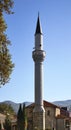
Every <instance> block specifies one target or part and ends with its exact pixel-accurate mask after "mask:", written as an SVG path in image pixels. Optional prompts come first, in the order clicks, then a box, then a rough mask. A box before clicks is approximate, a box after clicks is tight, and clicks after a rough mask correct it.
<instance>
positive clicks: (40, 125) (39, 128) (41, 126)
mask: <svg viewBox="0 0 71 130" xmlns="http://www.w3.org/2000/svg"><path fill="white" fill-rule="evenodd" d="M33 130H45V110H44V108H43V109H42V110H41V111H39V109H38V111H35V109H34V111H33Z"/></svg>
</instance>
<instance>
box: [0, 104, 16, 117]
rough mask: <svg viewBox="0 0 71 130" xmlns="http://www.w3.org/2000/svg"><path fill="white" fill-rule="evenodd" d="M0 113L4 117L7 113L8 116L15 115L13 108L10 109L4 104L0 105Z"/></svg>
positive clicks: (9, 106)
mask: <svg viewBox="0 0 71 130" xmlns="http://www.w3.org/2000/svg"><path fill="white" fill-rule="evenodd" d="M0 113H3V114H5V115H6V114H7V113H9V114H10V115H15V112H14V110H13V108H12V107H11V105H8V104H5V103H1V104H0Z"/></svg>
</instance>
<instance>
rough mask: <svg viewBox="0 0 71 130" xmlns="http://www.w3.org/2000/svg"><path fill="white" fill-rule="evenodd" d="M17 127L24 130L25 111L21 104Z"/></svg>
mask: <svg viewBox="0 0 71 130" xmlns="http://www.w3.org/2000/svg"><path fill="white" fill-rule="evenodd" d="M17 128H18V130H24V120H23V111H22V107H21V104H20V106H19V110H18V113H17Z"/></svg>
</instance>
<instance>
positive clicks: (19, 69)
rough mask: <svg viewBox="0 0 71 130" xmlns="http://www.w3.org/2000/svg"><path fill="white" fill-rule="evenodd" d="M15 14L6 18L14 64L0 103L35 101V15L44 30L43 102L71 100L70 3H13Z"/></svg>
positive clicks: (42, 0) (37, 0) (26, 0)
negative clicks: (33, 54) (33, 57)
mask: <svg viewBox="0 0 71 130" xmlns="http://www.w3.org/2000/svg"><path fill="white" fill-rule="evenodd" d="M13 10H14V12H15V13H14V15H5V20H6V23H7V25H8V29H7V32H6V33H7V35H8V37H9V39H10V40H11V43H12V46H10V53H11V55H12V60H13V62H14V63H15V68H14V70H13V72H12V74H11V76H10V77H11V80H10V81H9V83H8V84H6V85H5V86H3V87H2V88H0V101H4V100H11V101H14V102H24V101H34V62H33V59H32V51H33V47H34V33H35V29H36V22H37V16H38V12H39V13H40V21H41V25H42V30H43V36H44V37H43V38H44V50H45V51H46V58H45V61H44V99H45V100H47V101H50V102H53V101H57V100H67V99H71V0H14V8H13Z"/></svg>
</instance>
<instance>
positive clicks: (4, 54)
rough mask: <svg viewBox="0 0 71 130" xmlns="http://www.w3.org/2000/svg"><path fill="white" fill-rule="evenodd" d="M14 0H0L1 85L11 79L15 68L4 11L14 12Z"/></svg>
mask: <svg viewBox="0 0 71 130" xmlns="http://www.w3.org/2000/svg"><path fill="white" fill-rule="evenodd" d="M13 3H14V2H13V0H0V86H2V85H4V84H6V83H7V82H8V81H9V79H10V74H11V72H12V70H13V68H14V64H13V63H12V60H11V54H10V51H9V49H8V45H11V44H10V43H11V42H10V40H9V39H8V37H7V34H6V33H5V32H6V29H7V24H6V22H5V20H4V15H3V14H4V13H6V14H13V12H12V11H11V9H12V7H13Z"/></svg>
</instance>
